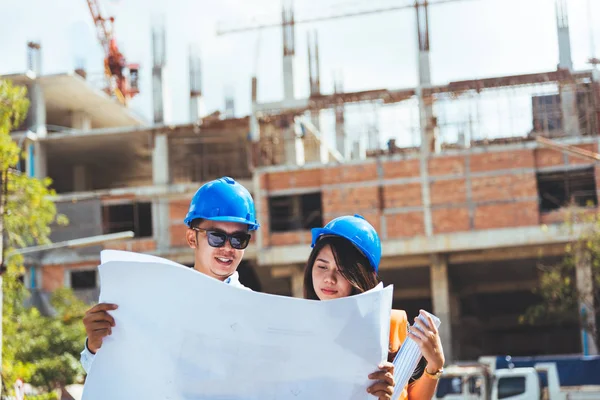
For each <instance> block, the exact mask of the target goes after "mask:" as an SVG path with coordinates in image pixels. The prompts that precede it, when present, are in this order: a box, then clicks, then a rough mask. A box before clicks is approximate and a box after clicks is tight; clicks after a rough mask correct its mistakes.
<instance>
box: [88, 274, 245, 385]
mask: <svg viewBox="0 0 600 400" xmlns="http://www.w3.org/2000/svg"><path fill="white" fill-rule="evenodd" d="M223 282H224V283H226V284H228V285H231V286H233V287H237V288H240V289H246V290H251V289H250V288H247V287H246V286H244V285H242V283H241V282H240V275H239V274H238V273H237V271H236V272H234V273H233V274H232V275H231V276H229V277H228V278H227V279H225V280H224V281H223ZM79 360H80V361H81V365H82V366H83V369H84V370H85V372H86V373H88V374H89V373H90V369H91V368H92V362H93V361H94V353H92V352H91V351H90V349H88V346H87V339H85V346H84V347H83V351H82V352H81V357H80V358H79Z"/></svg>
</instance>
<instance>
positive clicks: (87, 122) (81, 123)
mask: <svg viewBox="0 0 600 400" xmlns="http://www.w3.org/2000/svg"><path fill="white" fill-rule="evenodd" d="M71 127H72V128H73V129H79V130H82V131H89V130H90V129H92V119H91V118H90V116H89V115H88V114H87V113H85V112H83V111H73V112H72V113H71Z"/></svg>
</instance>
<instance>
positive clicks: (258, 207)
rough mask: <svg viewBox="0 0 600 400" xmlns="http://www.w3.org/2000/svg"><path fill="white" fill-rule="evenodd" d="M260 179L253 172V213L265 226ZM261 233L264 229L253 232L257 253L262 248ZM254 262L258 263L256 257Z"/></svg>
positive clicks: (258, 175)
mask: <svg viewBox="0 0 600 400" xmlns="http://www.w3.org/2000/svg"><path fill="white" fill-rule="evenodd" d="M260 178H261V176H260V172H257V171H256V170H255V171H254V173H253V174H252V198H253V199H254V212H255V213H256V219H257V220H258V222H259V223H261V224H265V221H266V219H265V218H266V216H265V215H264V214H263V213H262V211H263V208H262V202H263V198H262V195H261V192H262V189H263V188H261V187H260V181H261V179H260ZM263 232H265V229H259V230H257V231H255V232H253V236H254V237H255V238H256V242H255V246H256V252H257V253H258V252H259V251H261V250H262V248H263ZM256 262H257V263H259V258H258V257H257V261H256Z"/></svg>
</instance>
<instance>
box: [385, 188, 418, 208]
mask: <svg viewBox="0 0 600 400" xmlns="http://www.w3.org/2000/svg"><path fill="white" fill-rule="evenodd" d="M383 198H384V200H385V208H399V207H417V206H420V205H421V203H422V201H421V199H422V192H421V184H420V183H406V184H403V185H388V186H384V188H383Z"/></svg>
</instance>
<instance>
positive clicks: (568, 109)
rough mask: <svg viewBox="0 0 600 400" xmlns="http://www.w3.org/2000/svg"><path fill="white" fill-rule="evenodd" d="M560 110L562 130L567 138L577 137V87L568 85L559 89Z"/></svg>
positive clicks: (579, 133) (578, 130)
mask: <svg viewBox="0 0 600 400" xmlns="http://www.w3.org/2000/svg"><path fill="white" fill-rule="evenodd" d="M560 108H561V113H562V120H563V130H564V132H565V133H566V134H567V135H568V136H579V135H581V131H580V129H579V111H578V109H577V86H576V85H572V84H568V85H564V86H562V87H561V88H560Z"/></svg>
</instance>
